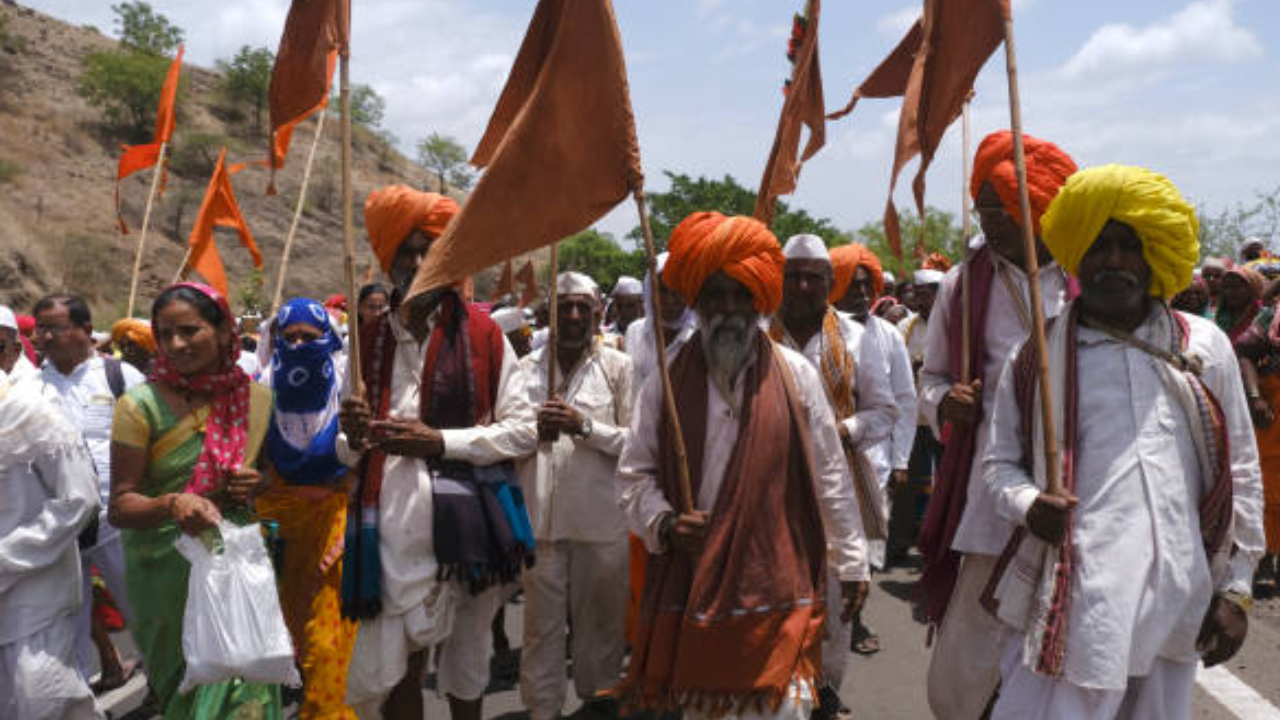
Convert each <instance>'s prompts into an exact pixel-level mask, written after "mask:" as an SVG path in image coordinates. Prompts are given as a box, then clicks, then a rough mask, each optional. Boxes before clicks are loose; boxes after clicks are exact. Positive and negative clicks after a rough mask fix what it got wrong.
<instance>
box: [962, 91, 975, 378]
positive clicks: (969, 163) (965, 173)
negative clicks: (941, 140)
mask: <svg viewBox="0 0 1280 720" xmlns="http://www.w3.org/2000/svg"><path fill="white" fill-rule="evenodd" d="M962 126H963V129H964V133H963V143H962V145H963V147H962V148H961V150H960V152H961V153H962V159H961V161H960V168H961V171H960V172H961V178H962V179H961V187H960V217H961V226H962V227H963V228H964V230H963V233H964V254H963V258H964V260H963V262H964V267H963V268H962V269H961V270H960V321H961V335H960V347H961V350H960V352H961V355H960V382H962V383H964V384H966V385H968V384H969V383H970V382H972V380H973V368H971V367H969V360H970V357H969V356H970V354H971V352H972V348H973V345H972V343H973V338H972V337H971V336H972V335H973V319H972V318H971V317H969V315H970V312H969V296H970V293H971V292H972V290H971V288H970V287H969V283H970V279H969V274H970V272H969V270H970V268H969V235H970V234H971V233H972V232H973V220H972V218H970V215H971V214H972V208H971V207H970V205H969V201H970V197H969V184H970V182H971V180H972V177H973V156H972V154H971V151H970V149H969V145H970V142H971V138H970V135H969V100H967V99H966V100H965V101H964V111H963V123H962Z"/></svg>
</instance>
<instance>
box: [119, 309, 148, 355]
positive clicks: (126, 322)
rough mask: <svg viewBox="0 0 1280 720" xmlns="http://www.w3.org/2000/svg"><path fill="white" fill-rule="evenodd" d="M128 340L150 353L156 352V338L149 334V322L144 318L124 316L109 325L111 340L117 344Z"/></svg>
mask: <svg viewBox="0 0 1280 720" xmlns="http://www.w3.org/2000/svg"><path fill="white" fill-rule="evenodd" d="M125 340H128V341H129V342H131V343H133V344H134V345H137V346H138V347H140V348H142V349H143V350H146V351H147V353H149V354H151V355H155V354H156V339H155V336H154V335H152V334H151V324H150V323H148V322H147V321H146V320H139V319H137V318H125V319H123V320H117V321H116V324H115V325H112V326H111V342H112V343H113V344H115V345H117V346H119V345H120V343H122V342H124V341H125Z"/></svg>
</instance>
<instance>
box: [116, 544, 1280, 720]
mask: <svg viewBox="0 0 1280 720" xmlns="http://www.w3.org/2000/svg"><path fill="white" fill-rule="evenodd" d="M917 577H918V575H917V572H916V571H915V570H911V569H895V570H893V571H891V572H889V573H886V574H882V575H877V576H876V578H875V582H874V589H873V591H872V595H871V598H870V600H869V601H868V606H867V609H866V611H865V619H866V622H867V623H868V624H869V625H870V626H871V627H872V628H874V629H875V630H876V632H878V633H879V635H880V638H881V646H882V650H881V651H880V652H879V653H878V654H876V655H874V656H872V657H862V656H857V655H855V656H854V657H853V659H852V662H851V663H850V665H849V669H848V671H847V674H846V676H845V679H844V684H843V686H842V687H841V695H842V696H843V698H844V700H845V702H846V704H848V705H850V706H851V707H852V708H853V709H854V718H857V719H858V720H862V719H864V718H865V719H869V720H895V719H897V718H902V719H903V720H914V719H916V718H921V719H927V718H929V717H930V713H929V708H928V705H927V703H926V699H925V675H926V671H927V667H928V662H929V655H928V650H927V649H926V648H925V637H926V629H925V626H924V625H922V624H920V623H919V622H917V621H916V620H914V619H913V617H912V606H911V603H910V597H911V593H912V592H913V590H914V588H915V583H916V579H917ZM521 607H522V606H520V605H511V606H509V609H508V612H507V627H508V633H509V634H510V637H511V639H512V643H513V644H514V645H519V638H520V628H521V612H520V611H521ZM428 686H429V687H430V681H429V682H428ZM144 694H145V684H144V680H143V679H142V678H141V677H139V678H136V679H135V680H134V681H133V682H132V683H130V685H128V686H126V687H125V688H122V689H121V690H119V691H117V692H115V693H112V694H111V695H110V696H108V697H106V698H104V699H105V700H106V706H107V709H108V710H109V711H110V712H111V713H112V715H113V717H114V718H116V719H117V720H150V719H149V718H148V717H147V716H146V715H144V714H142V713H138V712H134V711H135V709H136V708H137V707H138V705H139V704H140V703H141V702H142V699H143V695H144ZM425 697H426V700H427V710H426V717H427V718H431V719H432V720H446V719H447V717H448V706H447V705H446V704H445V703H444V702H443V701H442V700H441V699H440V698H438V697H437V696H436V694H435V692H434V691H432V690H430V689H428V690H426V691H425ZM568 697H569V698H570V705H569V706H568V707H566V708H565V714H566V715H569V714H571V713H573V712H574V711H575V710H577V708H578V703H577V702H576V700H574V693H573V688H572V687H570V688H569V692H568ZM1277 708H1280V599H1268V600H1262V601H1259V602H1258V603H1257V605H1256V606H1255V608H1254V612H1253V616H1252V618H1251V624H1250V629H1249V638H1248V641H1247V642H1246V643H1245V646H1244V649H1243V650H1242V651H1241V652H1240V653H1239V654H1238V655H1237V656H1236V657H1235V658H1234V659H1232V660H1231V661H1230V662H1229V663H1227V664H1226V668H1225V671H1223V670H1218V669H1216V668H1215V669H1214V670H1213V671H1210V672H1206V673H1202V674H1201V677H1200V680H1199V682H1198V683H1197V687H1196V691H1195V704H1194V712H1193V713H1192V717H1194V718H1197V720H1271V719H1276V720H1280V710H1278V709H1277ZM484 717H485V718H486V720H489V719H491V718H500V719H501V720H524V719H525V718H527V714H525V713H524V712H523V708H522V706H521V703H520V696H519V691H518V688H516V687H515V686H514V685H513V684H512V683H510V682H495V683H494V684H493V686H492V687H490V689H489V692H488V694H487V695H486V698H485V706H484Z"/></svg>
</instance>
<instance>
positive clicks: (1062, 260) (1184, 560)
mask: <svg viewBox="0 0 1280 720" xmlns="http://www.w3.org/2000/svg"><path fill="white" fill-rule="evenodd" d="M1042 226H1043V238H1044V243H1045V245H1046V246H1047V247H1048V248H1049V250H1050V252H1052V253H1053V256H1054V258H1055V259H1056V260H1057V262H1058V264H1059V265H1060V266H1061V267H1062V268H1063V269H1065V270H1066V271H1067V272H1069V273H1071V274H1072V275H1073V276H1075V277H1077V278H1078V279H1079V282H1080V287H1081V294H1080V297H1079V298H1078V299H1076V300H1074V301H1072V302H1071V303H1069V304H1068V305H1067V306H1066V307H1065V308H1064V310H1063V312H1062V314H1061V315H1059V317H1058V318H1057V320H1056V321H1055V322H1054V323H1053V324H1052V326H1051V327H1049V329H1048V342H1047V350H1048V360H1049V368H1050V372H1049V385H1050V387H1051V388H1052V394H1053V403H1052V407H1053V410H1054V417H1053V422H1052V425H1053V426H1054V427H1056V438H1057V442H1058V446H1059V447H1060V448H1061V453H1062V454H1061V457H1062V462H1061V481H1062V490H1061V491H1059V492H1053V491H1051V490H1046V489H1044V484H1045V478H1046V477H1047V475H1048V474H1047V473H1046V472H1045V469H1046V465H1045V463H1046V460H1045V454H1044V453H1043V444H1044V442H1045V439H1044V437H1045V436H1044V429H1043V428H1044V425H1043V422H1044V421H1043V420H1042V418H1041V415H1040V413H1039V407H1040V404H1041V403H1040V394H1039V392H1040V390H1039V387H1038V385H1037V382H1036V381H1037V368H1038V367H1039V365H1040V363H1039V358H1038V357H1037V354H1038V352H1039V351H1038V349H1037V346H1036V343H1033V342H1028V343H1026V344H1025V345H1024V347H1023V349H1022V350H1021V351H1020V352H1019V353H1018V354H1017V356H1016V357H1015V358H1014V359H1013V360H1012V361H1011V362H1009V363H1006V365H1005V367H1004V369H1003V372H1002V375H1001V379H1000V384H999V389H998V390H997V393H996V396H995V402H994V403H993V407H992V420H991V426H990V427H991V429H990V434H991V437H990V442H989V444H988V446H987V450H986V453H985V458H984V461H983V490H984V492H985V494H986V495H987V497H988V502H989V504H990V506H991V507H993V508H994V509H995V510H996V511H997V512H998V513H999V516H1000V518H1001V519H1002V520H1004V521H1005V522H1009V523H1013V524H1016V525H1017V527H1018V529H1017V531H1016V532H1015V534H1014V536H1013V538H1012V539H1011V540H1010V542H1009V544H1008V547H1007V549H1006V551H1005V553H1004V554H1003V555H1002V556H1001V559H1000V562H999V564H998V565H997V571H996V572H995V573H994V574H993V575H992V577H991V581H990V583H989V584H988V585H987V588H986V590H985V591H984V593H983V604H984V605H985V606H986V607H987V608H988V609H989V610H991V611H992V612H993V613H995V614H996V615H998V617H999V619H1000V620H1001V621H1002V623H1003V625H1002V635H1003V637H1004V638H1005V643H1004V650H1003V658H1002V661H1001V674H1002V676H1003V682H1002V686H1001V689H1000V697H999V700H998V701H997V702H996V705H995V708H994V711H993V713H992V717H993V718H1017V719H1018V720H1036V719H1037V718H1045V719H1048V718H1081V719H1084V720H1090V719H1093V718H1097V719H1099V720H1103V719H1107V720H1109V719H1110V718H1113V717H1117V715H1119V716H1123V717H1126V718H1135V719H1137V720H1156V719H1157V718H1158V719H1159V720H1183V719H1185V718H1190V716H1191V695H1192V688H1193V686H1194V684H1195V677H1196V670H1197V664H1198V662H1199V661H1200V660H1201V659H1203V661H1204V664H1205V665H1206V666H1212V665H1216V664H1218V663H1221V662H1223V661H1225V660H1227V659H1228V658H1230V657H1231V656H1233V655H1234V654H1235V653H1236V651H1238V650H1239V648H1240V646H1241V645H1242V644H1243V643H1244V638H1245V634H1246V630H1247V627H1248V620H1247V615H1246V612H1247V610H1248V609H1249V606H1250V605H1251V601H1252V599H1251V597H1250V596H1249V594H1250V588H1251V578H1252V573H1253V568H1254V566H1255V564H1256V563H1257V561H1258V558H1259V557H1261V554H1262V551H1263V546H1264V540H1263V530H1262V488H1261V479H1260V471H1259V467H1258V455H1257V447H1256V445H1255V442H1254V436H1253V431H1252V424H1251V422H1250V416H1249V408H1248V404H1247V403H1246V400H1245V396H1244V390H1243V385H1242V383H1241V381H1240V372H1239V368H1238V365H1237V363H1236V358H1235V356H1234V354H1233V352H1232V348H1231V343H1230V341H1229V340H1228V339H1227V337H1226V336H1225V335H1224V334H1223V333H1222V332H1221V331H1220V330H1218V329H1217V327H1215V326H1214V325H1213V324H1212V323H1211V322H1209V321H1206V320H1204V319H1202V318H1199V317H1194V316H1191V315H1188V314H1184V313H1180V312H1176V311H1174V310H1172V309H1170V308H1169V307H1168V301H1169V299H1170V298H1172V297H1173V295H1174V294H1175V293H1177V292H1178V291H1179V290H1181V289H1182V288H1184V287H1186V286H1187V285H1188V284H1189V283H1190V282H1191V272H1192V269H1193V268H1194V266H1195V263H1196V261H1197V259H1198V258H1199V244H1198V242H1197V239H1196V238H1197V234H1198V229H1199V228H1198V223H1197V222H1196V218H1195V211H1194V209H1193V208H1192V207H1191V205H1189V204H1188V203H1187V202H1186V201H1185V200H1184V199H1183V198H1182V196H1181V195H1179V193H1178V191H1177V190H1176V189H1175V188H1174V186H1173V184H1172V183H1170V182H1169V180H1167V179H1166V178H1165V177H1164V176H1162V175H1159V174H1156V173H1154V172H1151V171H1149V170H1145V169H1142V168H1135V167H1126V166H1120V165H1106V166H1102V167H1097V168H1091V169H1089V170H1084V171H1082V172H1079V173H1077V174H1075V175H1073V176H1072V177H1071V179H1070V180H1068V181H1067V183H1066V185H1065V186H1064V187H1063V189H1062V192H1061V193H1060V194H1059V195H1058V196H1057V198H1056V199H1055V200H1054V201H1053V204H1052V205H1050V207H1049V209H1048V211H1047V212H1046V213H1045V215H1044V219H1043V223H1042Z"/></svg>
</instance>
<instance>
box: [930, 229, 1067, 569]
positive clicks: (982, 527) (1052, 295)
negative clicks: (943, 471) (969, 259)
mask: <svg viewBox="0 0 1280 720" xmlns="http://www.w3.org/2000/svg"><path fill="white" fill-rule="evenodd" d="M991 257H992V258H993V259H994V260H995V263H996V268H997V275H996V276H995V277H993V278H992V280H991V295H990V297H989V298H988V300H987V326H986V332H985V333H984V334H983V336H982V344H983V345H982V347H983V356H982V368H983V375H984V377H985V378H986V383H985V384H984V385H983V386H982V407H983V409H984V410H983V420H982V422H981V423H980V425H979V427H978V437H977V443H976V448H975V450H974V455H973V465H972V466H971V469H970V472H969V477H970V478H971V480H970V482H969V495H968V499H967V500H966V504H965V508H964V517H963V518H961V520H960V527H959V528H958V529H957V530H956V536H955V540H954V541H952V543H951V547H952V549H954V550H956V551H958V552H962V553H979V554H982V555H999V554H1000V552H1001V551H1002V550H1004V545H1005V542H1006V541H1008V539H1009V533H1010V532H1011V531H1012V529H1011V526H1010V525H1009V523H1008V521H1006V520H1005V519H1004V518H1002V517H1001V516H1000V515H999V514H998V513H996V511H995V507H994V506H993V505H992V504H991V502H990V501H989V499H988V496H987V493H985V492H983V491H982V483H981V482H980V481H979V479H980V478H981V474H982V467H981V462H982V457H983V455H984V454H985V452H986V447H987V438H988V436H989V434H990V422H989V420H990V418H991V407H992V406H993V404H994V402H995V393H996V384H997V383H998V381H999V378H1000V372H1001V370H1003V368H1004V365H1005V361H1006V360H1008V358H1009V354H1010V353H1011V352H1012V351H1013V349H1014V348H1015V347H1017V346H1019V345H1021V344H1022V341H1023V340H1025V339H1026V338H1027V336H1029V335H1030V334H1031V329H1030V328H1029V327H1028V326H1026V325H1024V324H1023V322H1022V320H1021V319H1020V317H1019V314H1018V312H1017V310H1015V309H1014V308H1015V302H1021V304H1022V307H1025V308H1028V309H1029V308H1030V307H1031V305H1030V300H1029V299H1028V298H1029V295H1027V280H1026V274H1025V273H1023V272H1022V271H1021V270H1020V269H1018V268H1017V267H1015V266H1013V265H1012V264H1011V263H1009V262H1008V261H1006V260H1004V259H1003V258H1001V257H1000V256H998V255H996V254H995V253H992V254H991ZM963 267H964V265H963V264H961V265H957V266H956V267H953V268H951V270H949V271H948V272H947V274H946V276H945V277H943V279H942V282H941V283H939V285H938V295H937V299H936V300H935V301H934V303H933V312H932V313H930V316H929V331H928V333H927V335H926V341H925V352H924V367H923V368H921V370H920V396H919V401H920V410H921V412H922V413H923V414H924V416H925V417H926V418H927V419H928V421H929V424H930V425H931V426H932V427H933V433H934V437H937V438H938V439H939V440H941V439H942V428H941V427H940V426H939V424H938V406H939V405H940V404H941V403H942V399H943V398H945V397H946V396H947V393H948V392H949V391H950V390H951V353H950V350H949V347H948V343H947V338H948V336H949V334H950V327H951V324H952V323H959V322H961V318H958V317H954V318H953V317H951V296H952V294H953V293H958V292H960V285H961V283H960V272H961V269H962V268H963ZM1000 272H1004V273H1006V274H1007V277H1008V278H1009V281H1010V282H1011V283H1012V285H1013V286H1014V287H1015V288H1016V289H1017V292H1018V294H1019V295H1020V296H1021V298H1022V299H1021V300H1020V301H1015V299H1014V298H1013V297H1012V296H1010V294H1009V291H1008V289H1007V287H1006V286H1005V283H1004V282H1003V281H1002V280H1001V279H1000V277H999V273H1000ZM1039 278H1040V299H1041V302H1042V303H1043V306H1044V316H1045V317H1046V318H1051V317H1057V315H1058V313H1059V312H1061V311H1062V307H1063V305H1065V304H1066V301H1067V278H1066V275H1065V274H1064V273H1063V272H1062V269H1061V268H1059V267H1058V266H1057V265H1052V264H1051V265H1045V266H1043V267H1041V268H1040V274H1039Z"/></svg>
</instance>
